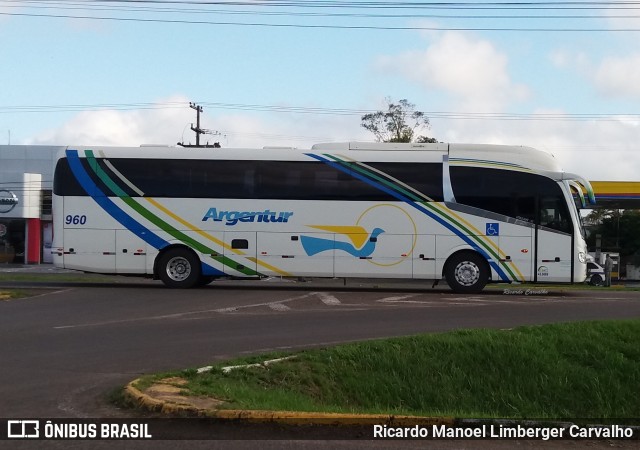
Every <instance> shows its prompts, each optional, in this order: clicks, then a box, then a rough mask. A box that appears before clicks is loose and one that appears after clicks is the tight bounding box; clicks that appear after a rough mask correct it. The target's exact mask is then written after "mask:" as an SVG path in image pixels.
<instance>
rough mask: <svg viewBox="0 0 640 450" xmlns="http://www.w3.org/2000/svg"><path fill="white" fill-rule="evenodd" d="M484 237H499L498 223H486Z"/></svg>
mask: <svg viewBox="0 0 640 450" xmlns="http://www.w3.org/2000/svg"><path fill="white" fill-rule="evenodd" d="M486 225H487V229H486V233H485V234H486V235H487V236H500V224H499V223H487V224H486Z"/></svg>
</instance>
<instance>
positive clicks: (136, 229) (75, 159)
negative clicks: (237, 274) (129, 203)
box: [66, 150, 225, 275]
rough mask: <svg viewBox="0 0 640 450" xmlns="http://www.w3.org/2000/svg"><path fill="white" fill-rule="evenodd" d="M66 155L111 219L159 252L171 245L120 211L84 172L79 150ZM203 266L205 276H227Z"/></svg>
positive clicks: (87, 190) (84, 187) (85, 188)
mask: <svg viewBox="0 0 640 450" xmlns="http://www.w3.org/2000/svg"><path fill="white" fill-rule="evenodd" d="M66 154H67V160H68V161H69V167H70V168H71V171H72V172H73V175H74V176H75V177H76V179H77V180H78V182H79V183H80V185H81V186H82V188H83V189H84V190H85V191H86V192H87V194H89V195H90V196H91V198H92V199H93V200H94V201H95V202H96V203H97V204H98V205H99V206H100V207H101V208H102V209H104V210H105V211H106V212H107V213H108V214H109V215H110V216H111V217H113V218H114V219H116V220H117V221H118V222H120V224H121V225H122V226H124V227H125V228H126V229H127V230H129V231H131V232H132V233H134V234H135V235H136V236H138V237H139V238H140V239H142V240H143V241H145V242H146V243H148V244H149V245H151V246H152V247H154V248H156V249H158V250H161V249H163V248H164V247H167V246H168V245H169V242H167V241H165V240H164V239H162V238H161V237H160V236H158V235H157V234H155V233H154V232H152V231H151V230H149V229H148V228H146V227H145V226H144V225H142V224H141V223H139V222H137V221H136V220H135V219H134V218H133V217H131V216H130V215H128V214H127V213H126V212H124V211H123V210H122V209H120V208H119V207H118V206H117V205H116V204H115V203H113V202H112V201H111V200H110V199H109V198H108V197H107V196H106V195H105V194H104V193H103V192H102V191H101V190H100V188H98V186H97V185H96V184H95V183H94V182H93V180H92V179H91V177H90V176H89V175H88V174H87V172H86V171H85V170H84V167H82V163H81V162H80V158H79V156H78V151H77V150H67V151H66ZM201 265H202V274H203V275H225V273H224V272H222V271H220V270H218V269H216V268H215V267H212V266H210V265H209V264H206V263H204V262H202V261H201Z"/></svg>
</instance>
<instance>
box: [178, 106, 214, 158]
mask: <svg viewBox="0 0 640 450" xmlns="http://www.w3.org/2000/svg"><path fill="white" fill-rule="evenodd" d="M189 108H191V109H195V111H196V126H195V127H194V126H193V123H192V124H191V130H192V131H194V132H195V133H196V145H191V144H185V143H184V142H178V145H179V146H181V147H191V148H220V143H219V142H215V143H214V144H213V145H210V144H209V143H208V142H207V143H206V144H205V145H200V135H201V134H212V135H219V134H220V133H219V132H217V131H211V130H204V129H202V128H200V113H201V112H203V109H202V106H200V105H197V104H195V103H193V102H189Z"/></svg>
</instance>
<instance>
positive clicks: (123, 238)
mask: <svg viewBox="0 0 640 450" xmlns="http://www.w3.org/2000/svg"><path fill="white" fill-rule="evenodd" d="M146 261H147V243H146V242H145V241H143V240H142V239H140V238H139V237H138V236H136V235H135V234H133V233H132V232H131V231H129V230H116V273H124V274H126V273H145V272H146Z"/></svg>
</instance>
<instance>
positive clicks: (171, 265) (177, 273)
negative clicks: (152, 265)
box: [167, 256, 191, 281]
mask: <svg viewBox="0 0 640 450" xmlns="http://www.w3.org/2000/svg"><path fill="white" fill-rule="evenodd" d="M167 275H168V276H169V278H171V279H172V280H173V281H184V280H186V279H187V278H189V275H191V264H190V263H189V261H188V260H187V259H186V258H183V257H182V256H176V257H174V258H171V259H170V260H169V262H168V263H167Z"/></svg>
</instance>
